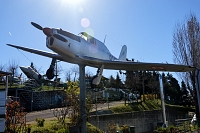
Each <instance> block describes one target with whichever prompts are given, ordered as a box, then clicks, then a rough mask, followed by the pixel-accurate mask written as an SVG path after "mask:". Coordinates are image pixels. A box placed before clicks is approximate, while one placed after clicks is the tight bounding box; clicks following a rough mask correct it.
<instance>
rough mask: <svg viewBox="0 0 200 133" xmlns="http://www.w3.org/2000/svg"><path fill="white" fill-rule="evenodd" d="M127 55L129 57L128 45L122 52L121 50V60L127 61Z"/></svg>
mask: <svg viewBox="0 0 200 133" xmlns="http://www.w3.org/2000/svg"><path fill="white" fill-rule="evenodd" d="M126 55H127V47H126V45H123V46H122V50H121V52H120V55H119V60H121V61H125V60H126Z"/></svg>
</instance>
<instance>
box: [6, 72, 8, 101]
mask: <svg viewBox="0 0 200 133" xmlns="http://www.w3.org/2000/svg"><path fill="white" fill-rule="evenodd" d="M7 98H8V75H6V102H7Z"/></svg>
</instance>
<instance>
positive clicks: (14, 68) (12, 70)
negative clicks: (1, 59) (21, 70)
mask: <svg viewBox="0 0 200 133" xmlns="http://www.w3.org/2000/svg"><path fill="white" fill-rule="evenodd" d="M18 67H19V63H18V62H16V61H15V60H12V61H9V64H8V72H10V73H12V76H13V77H14V76H15V75H17V73H18V72H17V69H18Z"/></svg>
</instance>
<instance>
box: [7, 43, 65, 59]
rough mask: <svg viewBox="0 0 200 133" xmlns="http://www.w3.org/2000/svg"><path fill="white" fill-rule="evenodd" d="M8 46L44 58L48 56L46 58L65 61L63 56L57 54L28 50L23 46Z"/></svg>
mask: <svg viewBox="0 0 200 133" xmlns="http://www.w3.org/2000/svg"><path fill="white" fill-rule="evenodd" d="M7 45H8V46H11V47H14V48H17V49H21V50H24V51H27V52H30V53H34V54H38V55H42V56H46V57H50V58H54V59H57V60H61V61H64V59H63V58H62V56H60V55H59V54H56V53H52V52H47V51H42V50H37V49H32V48H27V47H22V46H17V45H12V44H7Z"/></svg>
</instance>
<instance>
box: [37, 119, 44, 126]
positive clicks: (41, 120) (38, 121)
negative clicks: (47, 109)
mask: <svg viewBox="0 0 200 133" xmlns="http://www.w3.org/2000/svg"><path fill="white" fill-rule="evenodd" d="M35 121H36V122H37V126H38V127H43V126H44V121H45V119H43V118H36V119H35Z"/></svg>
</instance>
